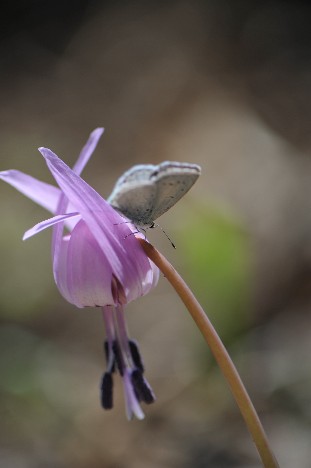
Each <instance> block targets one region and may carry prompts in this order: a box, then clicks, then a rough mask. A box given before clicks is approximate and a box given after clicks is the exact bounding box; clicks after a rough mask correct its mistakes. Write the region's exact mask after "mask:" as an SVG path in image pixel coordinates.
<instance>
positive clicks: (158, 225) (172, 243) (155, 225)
mask: <svg viewBox="0 0 311 468" xmlns="http://www.w3.org/2000/svg"><path fill="white" fill-rule="evenodd" d="M150 227H159V228H160V229H161V231H162V232H163V234H165V235H166V237H167V238H168V240H169V241H170V243H171V245H172V247H173V248H174V249H176V246H175V244H174V242H173V241H172V239H171V238H170V237H169V235H168V234H166V232H165V231H164V229H163V227H162V226H160V224H155V223H153V225H152V226H150Z"/></svg>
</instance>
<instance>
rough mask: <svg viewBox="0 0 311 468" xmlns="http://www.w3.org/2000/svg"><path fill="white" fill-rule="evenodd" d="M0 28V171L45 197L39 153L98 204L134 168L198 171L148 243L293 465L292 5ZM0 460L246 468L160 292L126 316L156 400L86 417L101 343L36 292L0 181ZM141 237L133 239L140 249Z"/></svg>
mask: <svg viewBox="0 0 311 468" xmlns="http://www.w3.org/2000/svg"><path fill="white" fill-rule="evenodd" d="M1 8H2V12H1V16H0V103H1V104H0V123H1V125H0V137H1V139H0V141H1V146H0V147H1V152H0V154H1V156H0V163H1V165H0V170H5V169H10V168H15V169H19V170H22V171H24V172H26V173H29V174H31V175H33V176H35V177H38V178H40V179H42V180H46V181H49V182H51V181H52V178H51V176H50V175H49V173H48V171H47V168H46V166H45V165H44V163H43V161H42V157H41V156H40V154H39V153H38V151H37V148H38V147H39V146H47V147H50V148H51V149H52V150H54V151H55V152H56V153H57V154H58V155H59V156H60V157H62V158H63V159H64V160H65V161H66V162H67V163H68V164H73V162H74V161H75V159H76V157H77V154H78V153H79V150H80V148H81V147H82V145H83V144H84V142H85V141H86V139H87V137H88V134H89V133H90V131H91V130H92V129H94V128H95V127H98V126H104V127H105V128H106V131H105V134H104V136H103V138H102V140H101V142H100V144H99V146H98V149H97V151H96V153H95V154H94V156H93V158H92V160H91V162H90V163H89V165H88V167H87V169H86V171H85V175H84V176H85V178H86V180H87V181H88V182H89V183H90V184H91V185H93V186H94V187H95V188H96V189H97V190H98V191H99V192H100V193H101V194H102V195H103V196H107V195H109V193H110V191H111V189H112V187H113V184H114V182H115V180H116V178H117V177H118V176H119V175H120V174H121V173H122V172H123V171H124V170H126V169H128V168H129V167H130V166H131V165H133V164H135V163H154V164H156V163H159V162H161V161H163V160H167V159H168V160H177V161H188V162H193V163H198V164H200V165H201V166H202V170H203V173H202V176H201V178H200V179H199V181H198V183H197V184H196V186H195V187H194V188H193V189H192V191H191V192H190V193H189V194H188V195H187V197H186V198H185V199H184V200H182V201H181V202H180V203H179V204H178V205H177V206H176V207H174V209H172V211H171V212H170V213H169V214H167V215H164V216H163V218H161V220H160V222H161V225H162V227H163V228H164V229H165V230H166V231H167V232H168V233H169V235H170V237H172V239H173V241H174V243H175V244H176V245H177V249H176V251H174V250H173V249H172V248H171V246H170V244H169V242H168V241H167V239H166V238H165V237H164V236H163V234H162V233H161V231H160V230H155V231H153V232H150V240H151V241H152V242H154V243H155V245H156V246H158V247H159V248H160V249H161V250H162V251H163V252H164V253H165V254H166V255H167V257H168V258H169V260H170V261H171V262H172V263H173V265H174V266H175V267H176V268H178V270H179V271H180V272H181V273H182V275H183V276H184V277H185V279H186V280H187V281H188V283H189V284H190V286H191V287H192V288H193V290H194V292H195V293H196V294H197V296H198V298H199V300H200V301H201V303H202V304H203V306H204V308H205V310H206V312H207V314H208V315H209V317H210V318H211V320H212V321H213V323H214V324H215V326H216V328H217V330H218V332H219V334H220V336H221V337H222V338H223V340H224V342H225V344H226V346H227V347H228V349H229V351H230V354H231V355H232V357H233V359H234V361H235V363H236V365H237V367H238V369H239V371H240V373H241V376H242V378H243V380H244V381H245V384H246V386H247V388H248V390H249V392H250V395H251V397H252V398H253V400H254V404H255V406H256V408H257V409H258V411H259V413H260V416H261V418H262V421H263V424H264V426H265V428H266V431H267V434H268V436H269V439H270V441H271V445H272V447H273V448H274V450H275V452H276V455H277V457H278V459H279V462H280V465H281V466H282V467H288V468H292V467H293V466H295V467H302V468H308V466H309V463H310V462H309V460H310V457H311V449H310V421H311V398H310V392H311V380H310V375H311V373H310V352H311V340H310V338H311V336H310V335H311V331H310V300H311V297H310V291H311V289H310V286H311V275H310V273H311V244H310V239H311V210H310V206H311V188H310V187H311V184H310V180H311V161H310V149H311V138H310V123H311V110H310V109H311V95H310V89H311V86H310V85H311V60H310V59H311V57H310V50H311V48H310V47H311V29H310V19H311V16H310V6H309V2H297V1H295V2H293V1H283V2H281V1H274V2H265V1H262V2H254V1H235V2H230V1H229V0H227V1H223V0H220V1H216V0H214V1H208V0H206V1H198V0H195V1H186V0H185V1H170V2H161V1H157V2H124V1H114V2H101V1H75V2H73V1H53V2H50V1H44V2H43V1H27V2H26V1H23V2H22V1H21V2H14V1H13V2H4V3H3V5H2V7H1ZM0 213H1V229H0V240H1V262H0V376H1V378H0V420H1V425H0V440H1V442H0V444H1V445H0V459H1V466H4V467H6V468H28V467H29V468H30V467H31V468H33V467H38V468H39V467H40V468H41V467H53V468H65V467H71V466H75V467H77V468H80V467H81V468H84V467H89V466H91V467H92V468H93V467H94V468H96V467H105V468H106V467H108V468H109V467H111V468H112V467H113V468H115V467H117V468H125V467H126V468H130V467H135V468H140V467H148V468H157V467H163V466H165V467H172V468H173V467H188V466H195V467H198V468H200V467H215V468H216V467H217V468H218V467H242V466H245V467H257V466H260V463H259V461H258V457H257V454H256V451H255V448H254V446H253V444H252V442H251V440H250V437H249V435H248V433H247V431H246V429H245V427H244V424H243V421H242V419H241V416H240V414H239V413H238V410H237V408H236V406H235V403H234V402H233V400H232V397H231V395H230V393H229V391H228V390H227V386H226V383H225V382H224V380H223V378H222V376H221V375H220V374H219V371H218V369H217V367H216V366H215V364H214V361H213V359H212V358H211V356H210V352H209V350H208V349H207V347H206V345H205V343H204V341H203V339H201V337H200V334H199V332H198V331H197V330H196V329H195V326H194V324H193V323H192V321H191V319H190V318H189V317H188V316H187V313H186V312H185V310H184V307H183V305H182V304H181V303H180V301H179V299H178V298H177V297H176V295H175V294H174V292H173V291H172V290H171V288H170V287H169V286H168V284H167V283H166V281H165V279H164V278H161V280H160V284H159V286H158V287H157V289H155V290H154V291H153V292H151V293H150V294H149V295H148V296H147V297H145V298H142V299H141V300H139V301H136V302H135V303H132V304H130V305H129V307H128V310H127V315H128V319H129V325H130V330H131V334H132V336H133V337H135V338H137V339H138V340H139V342H140V344H141V349H142V352H143V355H144V358H145V364H146V367H147V378H148V380H149V381H150V382H151V384H152V386H153V388H154V390H155V392H156V394H157V397H158V399H157V402H156V403H155V404H154V405H153V406H152V407H148V408H146V419H145V420H144V421H143V422H138V421H133V422H131V423H128V422H127V421H126V419H125V415H124V408H123V406H124V405H123V397H122V389H121V384H120V382H117V385H116V386H117V389H116V393H117V395H116V407H115V409H114V410H113V411H112V412H109V413H104V412H103V410H102V409H101V408H100V405H99V395H98V393H99V391H98V386H99V381H100V377H101V373H102V371H103V367H104V362H103V356H102V339H103V337H104V327H103V324H102V322H101V317H100V314H99V313H98V311H96V310H95V311H94V310H89V309H83V310H78V309H75V308H74V307H73V306H71V305H70V304H67V303H66V302H65V300H63V298H62V297H61V296H60V295H59V293H58V291H57V289H56V287H55V285H54V282H53V277H52V272H51V262H50V233H47V232H46V233H42V234H41V235H39V236H37V237H36V238H33V239H30V240H29V241H27V242H26V243H22V241H21V237H22V234H23V232H24V231H25V230H26V229H28V228H29V227H31V226H32V225H34V224H35V223H36V222H39V221H40V220H42V219H45V218H46V217H48V215H47V214H46V213H45V212H44V211H43V210H42V209H40V208H39V207H36V206H34V205H33V204H32V203H31V202H30V201H29V200H26V199H24V198H23V197H22V196H21V195H20V194H19V193H17V192H15V191H14V190H12V188H10V187H8V186H6V185H5V184H1V185H0ZM148 236H149V233H148Z"/></svg>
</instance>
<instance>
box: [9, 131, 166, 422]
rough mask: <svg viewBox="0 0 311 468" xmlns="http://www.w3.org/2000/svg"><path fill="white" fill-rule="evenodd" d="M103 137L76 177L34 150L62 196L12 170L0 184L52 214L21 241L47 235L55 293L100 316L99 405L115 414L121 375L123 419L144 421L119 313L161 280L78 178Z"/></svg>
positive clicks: (139, 382)
mask: <svg viewBox="0 0 311 468" xmlns="http://www.w3.org/2000/svg"><path fill="white" fill-rule="evenodd" d="M102 133H103V129H101V128H98V129H96V130H94V131H93V132H92V133H91V135H90V138H89V139H88V141H87V143H86V145H85V146H84V148H83V149H82V151H81V153H80V155H79V158H78V160H77V162H76V164H75V165H74V167H73V169H70V168H69V167H68V166H67V165H66V164H65V163H64V162H63V161H62V160H61V159H60V158H58V156H56V154H54V153H53V152H52V151H51V150H49V149H47V148H39V151H40V152H41V154H42V156H43V157H44V158H45V160H46V163H47V165H48V168H49V170H50V171H51V173H52V175H53V176H54V178H55V180H56V182H57V184H58V186H59V188H57V187H54V186H52V185H49V184H46V183H44V182H41V181H39V180H37V179H34V178H33V177H31V176H29V175H27V174H24V173H22V172H20V171H16V170H9V171H3V172H0V178H1V179H3V180H4V181H6V182H8V183H9V184H10V185H12V186H13V187H15V188H16V189H17V190H19V191H20V192H22V193H23V194H24V195H26V196H27V197H29V198H30V199H32V200H33V201H35V202H36V203H38V204H39V205H41V206H43V207H44V208H46V209H47V210H49V211H50V212H51V213H53V214H54V216H53V217H52V218H50V219H48V220H45V221H42V222H40V223H38V224H37V225H35V226H34V227H33V228H31V229H30V230H28V231H27V232H26V233H25V235H24V239H27V238H29V237H31V236H32V235H34V234H37V233H38V232H40V231H42V230H43V229H46V228H48V227H52V229H53V236H52V262H53V273H54V278H55V282H56V284H57V287H58V289H59V291H60V292H61V294H62V295H63V296H64V297H65V299H67V301H69V302H70V303H72V304H74V305H76V306H77V307H101V308H102V311H103V317H104V322H105V328H106V335H107V340H106V341H105V346H104V348H105V354H106V359H107V369H106V372H105V373H104V376H103V379H102V385H101V400H102V405H103V407H104V408H106V409H109V408H112V406H113V400H112V386H113V380H112V374H113V373H114V372H115V371H116V370H118V371H119V373H120V375H121V376H122V378H123V384H124V390H125V400H126V410H127V415H128V418H131V417H132V416H133V415H135V416H136V417H137V418H139V419H141V418H143V417H144V414H143V412H142V410H141V407H140V401H144V402H146V403H151V402H152V401H154V395H153V392H152V390H151V388H150V387H149V385H148V383H147V381H146V380H145V378H144V376H143V372H144V369H143V364H142V360H141V357H140V354H139V350H138V347H137V344H136V342H134V341H133V340H130V339H129V337H128V332H127V328H126V323H125V317H124V307H125V305H126V304H127V303H128V302H130V301H132V300H134V299H137V298H138V297H140V296H143V295H145V294H147V293H148V292H149V291H150V289H151V288H152V287H154V286H155V285H156V284H157V281H158V277H159V273H158V269H157V268H156V267H155V266H154V264H153V263H152V262H150V260H149V259H148V257H147V256H146V255H145V253H144V252H143V250H142V248H141V246H140V244H139V242H138V241H137V239H136V238H135V236H134V235H131V234H132V230H131V227H130V225H129V224H127V223H125V222H124V218H123V217H121V215H120V214H119V213H118V212H117V211H115V210H114V209H113V208H112V207H111V206H110V205H109V203H107V202H106V201H105V200H104V199H103V198H102V197H101V196H100V195H99V194H98V193H97V192H96V191H95V190H94V189H93V188H92V187H91V186H90V185H88V184H87V183H86V182H85V181H84V180H83V179H82V178H81V177H80V174H81V172H82V170H83V169H84V167H85V165H86V164H87V162H88V160H89V158H90V156H91V155H92V153H93V151H94V150H95V148H96V145H97V143H98V140H99V138H100V137H101V135H102Z"/></svg>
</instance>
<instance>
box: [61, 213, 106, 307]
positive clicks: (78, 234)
mask: <svg viewBox="0 0 311 468" xmlns="http://www.w3.org/2000/svg"><path fill="white" fill-rule="evenodd" d="M62 267H63V268H64V269H65V270H67V273H66V275H65V274H64V273H65V272H62V273H61V274H62V276H63V278H66V279H65V281H66V283H67V284H66V288H65V289H66V291H68V296H67V297H66V299H67V300H68V301H69V302H71V303H72V304H75V305H76V306H78V307H85V306H89V307H94V306H98V305H103V304H111V305H113V304H114V302H115V301H114V298H113V296H112V289H111V280H112V268H111V264H110V262H109V261H107V259H106V257H105V256H104V255H103V253H102V251H101V249H100V247H99V245H98V243H97V242H96V240H95V238H94V236H93V235H92V234H91V232H90V230H89V229H88V227H87V225H86V223H85V222H84V221H83V220H81V221H79V222H78V224H77V225H76V227H75V228H74V230H73V231H72V233H71V236H70V240H69V243H68V251H67V261H66V264H63V266H62Z"/></svg>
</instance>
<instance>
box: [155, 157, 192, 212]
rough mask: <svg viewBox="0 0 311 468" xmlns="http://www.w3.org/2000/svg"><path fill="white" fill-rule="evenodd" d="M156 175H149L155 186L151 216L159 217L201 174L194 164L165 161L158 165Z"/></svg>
mask: <svg viewBox="0 0 311 468" xmlns="http://www.w3.org/2000/svg"><path fill="white" fill-rule="evenodd" d="M158 168H159V172H158V174H157V175H151V181H153V180H154V184H155V185H156V187H157V192H156V200H155V202H154V207H155V209H154V211H153V218H154V219H157V218H159V217H160V216H161V215H162V214H163V213H165V212H166V211H168V210H169V209H170V208H171V207H172V206H174V205H175V204H176V203H177V202H178V201H179V200H180V199H181V198H182V197H183V196H184V195H185V194H186V193H187V192H188V191H189V190H190V189H191V187H192V186H193V184H194V183H195V182H196V181H197V179H198V177H199V175H200V174H201V168H200V166H198V165H196V164H188V163H180V162H169V161H166V162H164V163H162V164H160V165H159V166H158Z"/></svg>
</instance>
